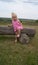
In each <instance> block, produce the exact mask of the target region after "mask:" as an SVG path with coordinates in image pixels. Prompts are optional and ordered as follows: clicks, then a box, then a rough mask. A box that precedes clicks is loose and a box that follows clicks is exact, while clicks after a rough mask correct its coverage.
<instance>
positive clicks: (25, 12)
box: [0, 0, 38, 19]
mask: <svg viewBox="0 0 38 65" xmlns="http://www.w3.org/2000/svg"><path fill="white" fill-rule="evenodd" d="M12 12H14V13H16V14H17V16H18V18H24V19H38V0H0V17H8V18H9V17H11V13H12Z"/></svg>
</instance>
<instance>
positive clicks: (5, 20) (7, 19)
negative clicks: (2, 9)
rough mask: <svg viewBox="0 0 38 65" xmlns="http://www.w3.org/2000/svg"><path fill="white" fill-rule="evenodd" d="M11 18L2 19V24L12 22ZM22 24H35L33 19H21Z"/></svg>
mask: <svg viewBox="0 0 38 65" xmlns="http://www.w3.org/2000/svg"><path fill="white" fill-rule="evenodd" d="M10 21H11V18H0V22H10ZM20 21H21V22H35V20H32V19H20Z"/></svg>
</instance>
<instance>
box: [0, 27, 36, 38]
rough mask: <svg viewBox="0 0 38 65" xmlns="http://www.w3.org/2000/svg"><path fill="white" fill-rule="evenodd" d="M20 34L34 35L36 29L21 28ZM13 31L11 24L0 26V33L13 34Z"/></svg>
mask: <svg viewBox="0 0 38 65" xmlns="http://www.w3.org/2000/svg"><path fill="white" fill-rule="evenodd" d="M21 33H22V34H27V35H28V36H29V37H34V35H35V33H36V30H35V29H31V28H24V29H23V30H21ZM14 34H15V32H14V30H13V27H12V26H9V27H8V26H0V35H14Z"/></svg>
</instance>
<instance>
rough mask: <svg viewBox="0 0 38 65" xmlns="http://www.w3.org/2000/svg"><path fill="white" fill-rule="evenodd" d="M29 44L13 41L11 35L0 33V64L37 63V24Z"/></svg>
mask: <svg viewBox="0 0 38 65" xmlns="http://www.w3.org/2000/svg"><path fill="white" fill-rule="evenodd" d="M25 27H31V28H35V29H36V35H35V37H34V38H33V39H32V40H31V41H30V43H29V44H24V45H22V44H21V43H19V42H18V43H14V39H13V37H12V36H4V35H3V36H1V35H0V65H38V26H35V25H34V26H29V25H27V26H25Z"/></svg>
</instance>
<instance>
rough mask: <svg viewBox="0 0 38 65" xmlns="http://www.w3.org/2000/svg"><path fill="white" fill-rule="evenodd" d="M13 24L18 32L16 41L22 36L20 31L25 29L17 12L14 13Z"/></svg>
mask: <svg viewBox="0 0 38 65" xmlns="http://www.w3.org/2000/svg"><path fill="white" fill-rule="evenodd" d="M12 25H13V28H14V32H15V34H16V39H15V42H17V38H19V37H20V31H21V30H22V29H23V25H22V23H21V22H20V21H19V19H18V18H17V15H16V14H15V13H12Z"/></svg>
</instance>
